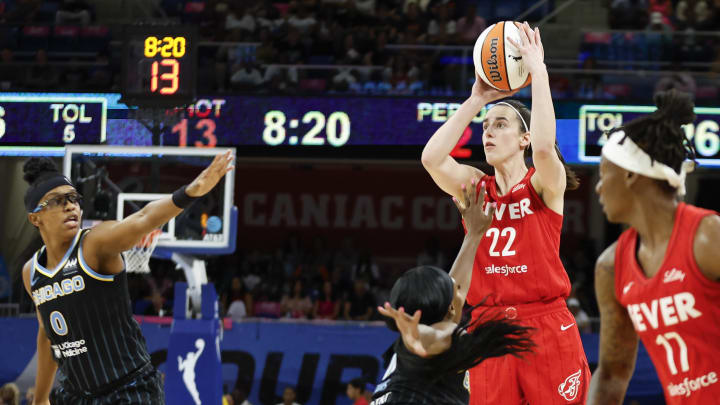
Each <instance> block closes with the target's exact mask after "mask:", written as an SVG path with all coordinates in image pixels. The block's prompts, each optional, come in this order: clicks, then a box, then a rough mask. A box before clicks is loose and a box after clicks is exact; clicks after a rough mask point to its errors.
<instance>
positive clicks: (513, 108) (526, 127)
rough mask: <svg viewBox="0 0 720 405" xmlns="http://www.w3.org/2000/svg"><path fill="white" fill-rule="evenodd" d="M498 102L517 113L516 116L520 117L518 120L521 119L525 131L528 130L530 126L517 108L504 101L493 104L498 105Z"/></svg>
mask: <svg viewBox="0 0 720 405" xmlns="http://www.w3.org/2000/svg"><path fill="white" fill-rule="evenodd" d="M500 104H502V105H506V106H508V107H510V108H512V110H513V111H515V114H517V116H518V117H520V121H522V123H523V126H524V127H525V132H527V131H529V130H530V128H529V127H528V125H527V123H525V118H523V116H522V114H520V111H518V110H517V108H515V107H513V106H512V104H510V103H506V102H504V101H501V102H499V103H495V105H500Z"/></svg>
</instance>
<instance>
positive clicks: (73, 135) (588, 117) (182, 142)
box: [0, 36, 720, 167]
mask: <svg viewBox="0 0 720 405" xmlns="http://www.w3.org/2000/svg"><path fill="white" fill-rule="evenodd" d="M168 38H169V39H168ZM168 38H165V37H160V36H157V37H154V38H153V37H150V36H145V37H143V38H142V41H141V42H142V46H141V47H140V48H139V50H140V51H142V52H143V53H145V52H147V53H148V55H149V56H147V58H148V59H147V61H150V60H151V59H152V58H160V59H159V60H155V62H158V65H157V66H158V69H162V66H163V65H162V60H163V58H164V56H163V52H165V55H170V56H173V52H175V56H180V55H182V52H181V51H182V40H179V39H178V38H179V37H177V36H175V37H168ZM146 45H147V46H146ZM185 46H186V50H187V49H188V45H187V43H186V44H185ZM178 52H179V53H178ZM143 58H146V56H144V55H143ZM165 59H173V58H171V57H169V58H165ZM147 61H146V62H147ZM143 63H144V62H143ZM153 63H154V62H152V63H150V64H149V65H148V66H149V68H150V69H151V70H150V76H148V80H146V82H147V83H146V84H147V86H149V87H148V90H147V91H148V92H149V93H153V91H152V90H153V89H154V90H155V91H154V93H157V95H152V97H165V95H163V93H162V92H163V91H164V92H166V93H168V92H170V91H175V90H176V89H175V88H174V87H175V84H177V86H178V88H177V90H176V92H180V91H182V90H181V82H180V81H178V82H177V83H175V82H174V81H173V80H172V79H167V77H166V79H162V75H163V74H167V73H168V72H170V73H172V70H168V71H163V70H159V73H158V76H157V82H153V75H152V65H153ZM178 66H182V65H181V64H179V65H178ZM180 69H181V72H182V67H180ZM155 86H157V87H155ZM167 95H168V96H170V94H169V93H168V94H167ZM126 97H127V95H123V96H122V99H121V95H120V94H34V93H0V154H3V155H10V154H15V155H17V154H32V153H37V154H48V153H57V154H58V155H59V154H61V150H60V148H61V147H62V146H65V145H70V144H86V145H98V144H108V145H123V146H150V145H152V144H153V134H152V133H151V131H150V130H149V129H148V128H146V127H145V126H144V124H143V123H141V122H140V121H137V120H136V119H133V118H132V117H133V114H130V112H131V111H132V109H134V108H136V107H134V106H131V107H128V106H127V105H126V104H124V103H123V102H124V100H126ZM461 101H462V100H453V99H438V98H432V97H362V96H357V97H340V96H328V97H317V96H314V97H302V96H295V97H281V96H221V97H200V98H195V99H193V101H192V102H189V103H188V104H185V105H184V106H183V107H174V106H172V107H169V109H168V110H167V112H169V113H171V114H169V115H170V116H172V119H169V120H168V121H167V122H164V125H163V127H162V128H161V132H162V133H161V134H160V137H161V139H162V144H163V145H166V146H180V147H201V148H206V147H251V148H252V149H239V150H238V152H239V153H241V154H242V153H249V154H251V155H252V154H258V156H260V155H262V156H266V157H270V156H292V157H298V156H305V157H309V156H319V157H337V158H349V157H362V158H387V159H393V158H395V157H397V158H399V159H419V158H420V153H419V150H420V149H421V148H422V147H423V146H424V145H425V144H426V143H427V141H428V139H430V137H431V136H432V135H433V133H435V131H437V129H438V128H440V126H441V125H442V124H443V123H444V122H446V121H447V120H448V118H449V117H451V116H452V115H453V114H454V113H455V111H457V109H458V108H459V107H460V102H461ZM160 104H162V103H160ZM154 105H157V104H154ZM139 108H143V106H142V105H141V106H140V107H139ZM163 108H164V107H163ZM556 111H557V115H558V118H557V137H558V143H559V145H560V150H561V152H562V154H563V156H564V157H565V160H566V161H567V162H568V163H570V164H580V165H594V164H597V163H598V162H599V161H600V151H601V149H602V145H603V141H604V139H603V134H604V133H605V131H608V130H610V129H613V128H616V127H618V126H620V125H623V124H624V123H627V122H629V121H630V120H632V119H635V118H637V117H640V116H642V115H644V114H649V113H651V112H653V111H655V107H652V106H631V105H581V104H572V103H563V102H556ZM486 113H487V110H485V109H484V110H482V111H480V113H479V114H478V115H477V116H476V117H475V118H474V119H473V120H472V122H471V124H470V125H469V126H468V128H466V129H465V131H464V133H463V134H462V136H461V137H460V141H459V142H458V144H457V145H456V146H455V148H454V150H453V151H452V155H453V156H454V157H456V158H458V159H474V160H482V159H484V155H483V148H482V121H483V119H484V118H485V115H486ZM695 113H696V114H697V120H696V121H695V122H694V123H692V124H689V125H686V126H685V127H684V129H685V131H686V133H687V135H688V138H689V139H690V140H691V142H693V144H694V146H695V149H696V150H697V154H698V163H700V167H720V108H709V107H696V108H695ZM31 147H32V148H38V147H45V148H47V147H55V148H57V150H56V151H54V152H53V151H50V152H49V151H48V149H30V148H31ZM407 147H410V148H407Z"/></svg>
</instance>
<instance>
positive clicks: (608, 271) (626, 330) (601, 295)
mask: <svg viewBox="0 0 720 405" xmlns="http://www.w3.org/2000/svg"><path fill="white" fill-rule="evenodd" d="M616 245H617V242H616V243H615V244H613V245H612V246H610V247H608V248H607V249H606V250H605V251H604V252H603V253H602V254H601V255H600V257H599V258H598V260H597V263H596V264H595V294H596V295H597V300H598V306H599V307H600V360H599V362H598V368H597V370H595V372H594V373H593V376H592V381H591V382H590V395H589V400H588V404H589V405H620V404H622V403H623V399H624V398H625V391H626V390H627V386H628V383H629V382H630V377H632V373H633V370H634V369H635V359H636V357H637V348H638V336H637V334H636V333H635V329H633V325H632V321H631V320H630V317H629V316H628V314H627V312H626V311H625V308H623V307H622V305H620V303H619V302H618V300H617V298H615V247H616Z"/></svg>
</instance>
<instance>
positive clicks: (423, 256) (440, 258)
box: [415, 237, 445, 269]
mask: <svg viewBox="0 0 720 405" xmlns="http://www.w3.org/2000/svg"><path fill="white" fill-rule="evenodd" d="M415 265H416V266H435V267H439V268H441V269H444V268H445V255H444V254H443V252H442V250H441V249H440V242H439V241H438V239H437V238H436V237H431V238H430V239H428V240H427V241H426V242H425V250H423V251H422V252H420V254H419V255H418V256H417V262H416V264H415Z"/></svg>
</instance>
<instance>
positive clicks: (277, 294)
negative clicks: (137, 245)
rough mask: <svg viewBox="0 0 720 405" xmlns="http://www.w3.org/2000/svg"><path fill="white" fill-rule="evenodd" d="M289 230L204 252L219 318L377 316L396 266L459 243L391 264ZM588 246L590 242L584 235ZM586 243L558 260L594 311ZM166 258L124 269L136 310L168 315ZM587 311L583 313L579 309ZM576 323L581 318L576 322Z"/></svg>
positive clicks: (442, 263)
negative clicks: (241, 246)
mask: <svg viewBox="0 0 720 405" xmlns="http://www.w3.org/2000/svg"><path fill="white" fill-rule="evenodd" d="M302 240H303V239H302V238H300V237H298V236H296V235H291V236H289V237H288V238H287V240H286V241H285V243H284V244H281V243H279V244H278V245H283V247H281V248H275V249H272V248H270V249H267V250H265V251H260V250H252V251H238V252H236V253H235V254H234V255H231V256H222V257H218V258H214V259H213V258H212V257H208V258H207V260H208V262H207V268H208V279H209V280H210V281H211V282H213V283H214V284H215V288H216V290H217V292H218V296H219V297H220V311H221V316H223V317H226V318H230V319H232V320H233V321H242V320H243V319H246V318H270V319H305V320H326V321H335V320H341V321H373V320H380V319H381V316H380V315H379V314H378V312H377V310H376V308H377V306H378V305H382V304H383V303H385V302H386V301H387V300H388V298H389V293H390V288H392V285H393V283H394V282H395V280H396V279H397V277H398V276H399V275H400V273H402V272H403V271H405V270H407V269H409V268H410V267H413V266H416V265H433V266H437V267H440V268H443V269H446V270H449V268H450V266H451V265H452V262H453V261H454V257H455V255H456V253H457V249H458V248H459V246H440V244H439V243H438V241H437V240H435V239H431V240H429V241H428V242H427V244H426V247H425V248H424V249H423V250H422V251H421V252H420V253H419V254H418V255H417V256H416V257H415V258H414V260H412V259H409V261H408V263H404V264H402V265H399V266H398V265H390V264H385V263H382V261H381V259H375V258H374V257H373V255H372V254H371V253H369V252H368V251H367V250H366V249H361V248H358V247H356V246H355V245H354V242H353V240H352V239H349V238H348V239H345V240H343V241H341V242H340V244H339V245H338V246H326V244H325V243H324V241H323V239H322V238H319V237H317V238H315V239H312V240H311V243H309V244H308V245H305V244H304V243H303V242H302ZM586 242H587V243H588V244H589V246H592V243H591V242H590V241H586ZM588 249H589V248H585V249H584V250H583V249H579V250H576V249H567V250H568V251H571V252H573V254H570V255H563V262H564V264H565V267H566V269H567V271H568V274H569V276H570V279H571V281H572V282H573V291H572V295H571V298H570V300H569V301H568V303H572V304H573V305H574V307H576V308H574V309H575V310H576V311H577V313H578V314H579V313H581V312H582V313H583V314H584V317H585V318H587V319H585V321H583V322H585V323H584V324H583V325H584V326H586V327H587V328H586V329H584V330H586V331H589V330H590V329H589V318H588V315H587V313H594V314H596V313H597V312H596V311H595V308H594V298H593V297H594V294H593V287H592V271H593V263H592V261H591V259H589V258H594V257H596V256H593V255H594V254H595V253H594V252H593V251H589V250H588ZM174 267H175V266H174V264H173V263H172V262H170V261H160V260H154V259H153V260H151V262H150V268H151V269H152V272H151V274H148V275H140V274H130V277H129V278H128V282H129V290H130V293H131V299H132V301H133V310H134V312H135V314H137V315H149V316H168V315H171V314H172V303H173V295H174V290H173V284H174V282H175V281H178V280H182V279H184V275H183V273H182V271H180V270H175V268H174ZM582 308H584V309H586V311H587V313H586V312H584V311H583V309H582ZM578 322H580V321H578Z"/></svg>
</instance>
